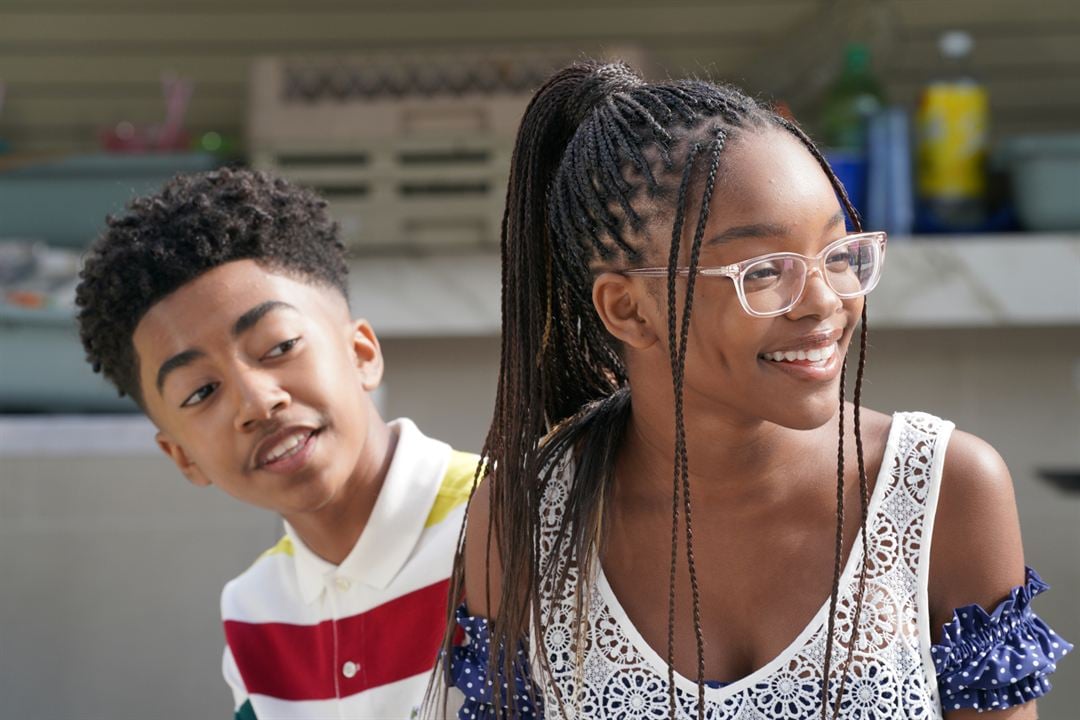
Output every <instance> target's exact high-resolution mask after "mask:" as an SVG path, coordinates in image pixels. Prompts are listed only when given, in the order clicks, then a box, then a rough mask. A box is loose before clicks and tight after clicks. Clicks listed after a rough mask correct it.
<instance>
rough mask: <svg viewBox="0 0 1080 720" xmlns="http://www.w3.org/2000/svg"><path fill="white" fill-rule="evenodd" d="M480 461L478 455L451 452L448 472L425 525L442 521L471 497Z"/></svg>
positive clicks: (427, 526) (428, 525)
mask: <svg viewBox="0 0 1080 720" xmlns="http://www.w3.org/2000/svg"><path fill="white" fill-rule="evenodd" d="M478 462H480V457H479V456H478V455H473V454H472V453H464V452H458V451H457V450H454V451H453V452H451V454H450V464H449V465H448V466H447V468H446V474H445V475H443V479H442V485H440V486H439V494H438V495H436V496H435V503H434V504H433V505H432V506H431V512H429V513H428V516H427V520H426V521H425V522H424V527H426V528H429V527H431V526H432V525H437V524H438V523H440V522H442V521H443V519H444V518H445V517H446V516H447V515H449V514H450V512H451V511H452V510H453V509H454V508H456V507H457V506H459V505H461V504H462V503H464V502H465V501H466V500H468V499H469V493H470V492H472V483H473V477H474V476H475V475H476V465H477V463H478Z"/></svg>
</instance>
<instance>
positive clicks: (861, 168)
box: [825, 150, 867, 228]
mask: <svg viewBox="0 0 1080 720" xmlns="http://www.w3.org/2000/svg"><path fill="white" fill-rule="evenodd" d="M825 159H826V160H828V161H829V165H830V166H831V167H832V170H833V172H834V173H836V177H837V179H838V180H840V184H841V185H843V186H844V190H845V191H847V195H848V199H849V200H851V204H852V205H854V206H855V209H856V210H857V211H858V213H859V217H861V218H865V217H866V169H867V162H866V155H865V154H863V153H861V152H855V151H852V150H825ZM848 227H849V228H850V227H851V221H850V219H849V220H848Z"/></svg>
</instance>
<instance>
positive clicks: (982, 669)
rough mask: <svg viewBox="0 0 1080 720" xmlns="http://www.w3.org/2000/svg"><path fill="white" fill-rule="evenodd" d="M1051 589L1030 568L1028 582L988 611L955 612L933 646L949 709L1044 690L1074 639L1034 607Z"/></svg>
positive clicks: (1019, 698) (1030, 696) (1025, 697)
mask: <svg viewBox="0 0 1080 720" xmlns="http://www.w3.org/2000/svg"><path fill="white" fill-rule="evenodd" d="M1047 589H1049V585H1047V584H1046V583H1044V582H1043V581H1042V579H1041V578H1040V577H1039V574H1038V573H1036V572H1035V571H1034V570H1032V569H1031V568H1027V572H1026V579H1025V583H1024V584H1023V585H1021V586H1018V587H1015V588H1013V590H1012V592H1011V593H1010V594H1009V597H1008V598H1006V599H1005V600H1004V601H1002V602H1001V604H1000V605H998V606H997V607H996V608H994V611H993V612H991V613H987V612H986V611H985V610H983V609H982V608H981V607H979V606H978V605H967V606H965V607H962V608H959V609H957V610H956V611H954V613H953V619H952V622H950V623H949V624H947V625H946V626H945V628H944V634H943V636H942V641H941V644H939V645H934V646H933V647H932V648H931V649H930V652H931V654H932V656H933V659H934V667H935V670H936V671H937V677H938V687H939V689H940V691H941V704H942V707H943V708H944V709H945V710H959V709H961V708H975V709H977V710H980V711H982V710H1003V709H1005V708H1008V707H1012V706H1014V705H1022V704H1024V703H1026V702H1028V701H1031V700H1034V699H1035V698H1038V697H1041V696H1043V695H1045V694H1046V693H1047V692H1048V691H1049V690H1050V682H1049V680H1047V676H1049V675H1050V674H1051V673H1053V672H1054V670H1055V669H1057V662H1058V660H1060V659H1061V657H1062V656H1063V655H1065V653H1067V652H1069V651H1070V650H1072V647H1073V646H1072V645H1071V644H1069V643H1068V642H1066V641H1065V640H1064V639H1063V638H1061V637H1059V636H1058V635H1057V634H1056V633H1055V632H1054V631H1053V630H1051V629H1050V627H1049V626H1047V624H1046V623H1045V622H1043V621H1042V619H1041V618H1039V616H1038V615H1036V614H1035V612H1034V611H1033V610H1032V609H1031V600H1032V598H1034V597H1035V596H1036V595H1038V594H1039V593H1042V592H1044V591H1045V590H1047Z"/></svg>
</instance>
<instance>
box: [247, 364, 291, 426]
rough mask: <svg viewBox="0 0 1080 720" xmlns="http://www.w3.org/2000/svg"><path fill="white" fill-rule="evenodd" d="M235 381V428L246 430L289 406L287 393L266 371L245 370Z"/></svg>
mask: <svg viewBox="0 0 1080 720" xmlns="http://www.w3.org/2000/svg"><path fill="white" fill-rule="evenodd" d="M241 375H242V377H241V378H240V379H239V382H238V383H237V389H238V393H239V406H238V408H237V414H236V429H237V430H240V431H243V432H247V431H250V430H252V429H254V428H255V427H257V426H258V425H259V424H260V423H262V422H265V421H266V420H269V419H270V418H272V417H273V416H274V415H275V414H276V413H277V412H279V411H281V410H284V409H285V408H287V407H288V406H289V402H290V400H291V398H290V396H289V393H288V392H286V391H285V389H284V388H282V387H281V386H280V385H279V384H278V383H277V382H276V380H275V379H274V378H273V376H271V375H269V374H267V373H259V372H250V371H249V372H246V373H241Z"/></svg>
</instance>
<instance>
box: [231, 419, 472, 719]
mask: <svg viewBox="0 0 1080 720" xmlns="http://www.w3.org/2000/svg"><path fill="white" fill-rule="evenodd" d="M391 427H393V428H395V429H396V431H397V433H398V441H397V446H396V448H395V450H394V457H393V459H392V460H391V462H390V467H389V469H388V471H387V474H386V479H385V481H384V483H383V487H382V490H381V491H380V492H379V497H378V499H377V500H376V502H375V507H374V508H373V509H372V512H371V517H370V519H369V520H368V523H367V526H366V527H365V528H364V531H363V533H362V534H361V535H360V538H359V540H357V542H356V546H355V547H353V549H352V551H351V552H350V553H349V555H348V557H346V558H345V560H344V561H343V562H342V563H341V565H333V564H331V563H328V562H326V561H325V560H323V559H322V558H320V557H318V556H317V555H315V553H313V552H312V551H311V550H309V549H308V548H307V547H306V546H305V545H304V543H303V542H302V541H301V540H300V538H299V537H297V535H296V533H295V532H294V531H293V529H292V528H291V527H290V526H289V524H288V523H285V536H284V537H283V538H282V539H281V541H280V542H278V544H277V545H275V546H274V547H273V548H271V549H270V550H267V551H266V552H265V553H263V555H262V556H261V557H259V559H258V560H257V561H256V562H255V564H254V565H252V566H251V567H250V568H249V569H248V570H247V571H246V572H244V573H243V574H242V575H240V576H239V577H237V578H236V579H235V580H232V581H231V582H229V583H228V584H227V585H226V586H225V589H224V591H223V592H222V594H221V615H222V619H223V621H224V624H225V638H226V642H227V644H226V647H225V657H224V660H223V671H224V674H225V680H226V681H227V682H228V683H229V686H230V687H231V688H232V691H233V696H234V699H235V712H236V718H237V719H238V720H239V719H241V718H243V719H250V718H259V719H260V720H269V719H270V718H335V719H336V718H410V717H414V716H415V715H416V713H417V710H418V708H419V706H420V703H421V701H422V700H423V696H424V692H425V690H426V688H427V682H428V676H429V674H430V671H431V669H432V667H433V666H434V664H435V657H436V653H437V651H438V647H439V644H440V642H441V640H442V636H443V630H444V628H445V626H446V607H447V602H446V601H447V592H448V588H449V577H450V570H451V566H452V564H453V558H454V548H455V545H456V542H457V538H458V532H459V530H460V528H461V521H462V515H463V513H464V510H465V503H466V501H467V500H468V497H469V490H470V488H471V487H472V480H473V474H474V472H475V470H476V464H477V459H478V458H477V457H476V456H475V455H470V454H467V453H460V452H456V451H454V450H452V449H451V448H450V447H449V446H448V445H446V444H445V443H441V442H439V441H437V440H432V439H431V438H428V437H425V436H424V435H423V434H421V433H420V431H419V430H418V429H417V427H416V425H414V424H413V423H412V421H410V420H406V419H402V420H397V421H395V422H393V423H391Z"/></svg>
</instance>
